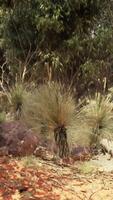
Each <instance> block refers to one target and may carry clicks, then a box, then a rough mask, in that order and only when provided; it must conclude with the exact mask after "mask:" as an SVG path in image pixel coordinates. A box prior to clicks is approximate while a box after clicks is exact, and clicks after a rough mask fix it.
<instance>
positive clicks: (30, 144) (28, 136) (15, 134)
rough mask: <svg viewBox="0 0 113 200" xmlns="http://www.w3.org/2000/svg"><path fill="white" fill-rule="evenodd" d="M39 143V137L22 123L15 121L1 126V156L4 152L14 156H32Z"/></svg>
mask: <svg viewBox="0 0 113 200" xmlns="http://www.w3.org/2000/svg"><path fill="white" fill-rule="evenodd" d="M38 143H39V138H38V136H37V135H36V134H35V133H33V132H32V131H31V130H30V129H28V128H27V127H26V126H25V124H23V123H22V122H19V121H13V122H4V123H2V124H0V152H1V153H0V155H1V154H2V152H5V153H6V152H7V153H8V154H9V155H13V156H26V155H30V154H33V152H34V150H35V149H36V147H37V145H38ZM4 149H5V150H4Z"/></svg>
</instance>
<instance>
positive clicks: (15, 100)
mask: <svg viewBox="0 0 113 200" xmlns="http://www.w3.org/2000/svg"><path fill="white" fill-rule="evenodd" d="M26 96H27V91H26V89H25V87H24V85H22V84H19V83H17V84H15V86H13V87H12V88H11V89H10V92H9V99H10V103H11V106H12V108H13V113H14V115H15V119H20V116H21V112H22V105H23V102H24V99H25V98H26Z"/></svg>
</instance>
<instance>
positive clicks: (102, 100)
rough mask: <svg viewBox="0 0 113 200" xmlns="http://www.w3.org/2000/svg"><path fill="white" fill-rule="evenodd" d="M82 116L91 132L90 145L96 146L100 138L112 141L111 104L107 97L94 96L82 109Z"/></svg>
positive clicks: (112, 113)
mask: <svg viewBox="0 0 113 200" xmlns="http://www.w3.org/2000/svg"><path fill="white" fill-rule="evenodd" d="M82 114H83V115H84V119H85V122H86V129H87V128H89V130H90V132H91V134H90V139H91V144H94V143H95V144H98V143H99V141H100V139H102V138H107V139H111V138H112V139H113V103H112V102H111V99H110V97H109V96H103V95H101V94H99V93H98V94H96V95H95V98H93V99H89V100H88V104H87V105H86V106H84V107H83V109H82Z"/></svg>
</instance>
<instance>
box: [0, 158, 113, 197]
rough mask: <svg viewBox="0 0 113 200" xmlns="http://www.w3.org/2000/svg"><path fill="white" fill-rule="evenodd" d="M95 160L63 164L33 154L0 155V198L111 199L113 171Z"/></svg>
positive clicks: (112, 195) (112, 193)
mask: <svg viewBox="0 0 113 200" xmlns="http://www.w3.org/2000/svg"><path fill="white" fill-rule="evenodd" d="M93 162H94V161H88V162H75V164H73V165H69V166H66V165H65V166H64V164H60V163H59V165H58V163H57V164H55V163H54V162H52V161H44V160H42V159H39V158H36V157H33V156H30V157H24V158H21V159H20V158H19V159H17V158H15V159H14V158H8V157H1V159H0V200H20V199H21V200H30V199H31V200H81V199H82V200H102V199H104V200H105V199H106V200H112V199H113V173H112V171H109V172H107V171H106V170H104V168H102V166H101V167H100V165H99V166H98V165H97V166H95V164H94V165H93ZM96 162H97V161H95V163H96ZM98 162H100V161H98ZM106 162H111V161H108V160H106ZM112 162H113V161H112Z"/></svg>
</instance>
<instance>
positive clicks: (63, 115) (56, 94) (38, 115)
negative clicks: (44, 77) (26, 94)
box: [23, 83, 77, 157]
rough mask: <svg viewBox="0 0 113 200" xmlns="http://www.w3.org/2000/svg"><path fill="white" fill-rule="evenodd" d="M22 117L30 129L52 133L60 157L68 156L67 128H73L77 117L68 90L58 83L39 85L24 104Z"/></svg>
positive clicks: (71, 96) (73, 101)
mask: <svg viewBox="0 0 113 200" xmlns="http://www.w3.org/2000/svg"><path fill="white" fill-rule="evenodd" d="M23 116H24V119H25V121H26V122H27V123H28V124H29V125H30V126H31V127H34V128H36V127H38V128H39V127H40V128H41V131H42V132H44V130H45V131H46V130H48V131H51V132H53V134H52V135H53V136H54V137H53V138H54V141H55V144H56V146H57V147H58V152H59V156H60V157H67V156H68V155H69V145H68V137H69V135H68V127H70V126H73V124H74V123H75V119H76V117H77V111H76V106H75V100H74V98H73V95H72V93H71V91H70V89H67V90H66V89H65V87H64V86H62V85H61V84H58V83H48V84H44V85H41V86H40V87H38V89H36V91H34V93H33V94H32V95H31V97H30V98H28V99H27V101H26V103H25V104H24V106H23Z"/></svg>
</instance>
